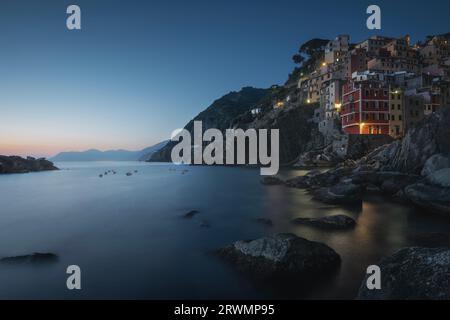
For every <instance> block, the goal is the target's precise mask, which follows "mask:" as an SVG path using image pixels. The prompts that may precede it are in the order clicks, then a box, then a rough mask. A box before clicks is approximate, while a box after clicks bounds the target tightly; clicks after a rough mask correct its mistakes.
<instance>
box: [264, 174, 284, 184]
mask: <svg viewBox="0 0 450 320" xmlns="http://www.w3.org/2000/svg"><path fill="white" fill-rule="evenodd" d="M261 183H262V184H265V185H267V186H276V185H282V184H284V181H283V180H281V179H280V178H277V177H272V176H268V177H264V178H262V179H261Z"/></svg>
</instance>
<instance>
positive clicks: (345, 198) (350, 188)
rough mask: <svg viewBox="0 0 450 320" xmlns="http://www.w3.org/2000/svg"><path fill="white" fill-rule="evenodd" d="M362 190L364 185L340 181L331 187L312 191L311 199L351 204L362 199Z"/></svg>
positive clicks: (329, 202)
mask: <svg viewBox="0 0 450 320" xmlns="http://www.w3.org/2000/svg"><path fill="white" fill-rule="evenodd" d="M364 191H365V187H364V186H361V185H357V184H353V183H351V182H341V183H338V184H336V185H334V186H332V187H325V188H320V189H318V190H316V191H314V192H313V199H314V200H318V201H321V202H324V203H328V204H353V203H357V202H360V201H361V200H362V197H363V195H364Z"/></svg>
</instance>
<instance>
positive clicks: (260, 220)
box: [255, 218, 273, 227]
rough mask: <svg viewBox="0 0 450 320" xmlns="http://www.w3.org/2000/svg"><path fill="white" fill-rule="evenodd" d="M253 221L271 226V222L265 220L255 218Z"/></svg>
mask: <svg viewBox="0 0 450 320" xmlns="http://www.w3.org/2000/svg"><path fill="white" fill-rule="evenodd" d="M255 221H256V222H258V223H260V224H263V225H265V226H268V227H271V226H273V221H272V220H270V219H267V218H257V219H255Z"/></svg>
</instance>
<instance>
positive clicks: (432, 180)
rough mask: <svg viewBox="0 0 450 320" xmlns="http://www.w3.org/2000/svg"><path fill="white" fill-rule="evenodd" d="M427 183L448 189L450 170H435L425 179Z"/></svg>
mask: <svg viewBox="0 0 450 320" xmlns="http://www.w3.org/2000/svg"><path fill="white" fill-rule="evenodd" d="M426 181H427V183H429V184H432V185H435V186H438V187H442V188H449V187H450V168H445V169H440V170H436V171H434V172H433V173H431V174H429V175H428V176H427V178H426Z"/></svg>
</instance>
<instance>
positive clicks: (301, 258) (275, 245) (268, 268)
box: [217, 233, 340, 278]
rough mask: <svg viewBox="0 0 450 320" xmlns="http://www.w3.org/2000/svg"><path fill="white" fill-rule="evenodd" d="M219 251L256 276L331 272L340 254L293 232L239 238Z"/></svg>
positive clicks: (237, 266) (241, 268)
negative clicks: (241, 239) (249, 238)
mask: <svg viewBox="0 0 450 320" xmlns="http://www.w3.org/2000/svg"><path fill="white" fill-rule="evenodd" d="M217 254H218V255H219V256H220V257H222V258H224V259H225V260H227V261H229V262H231V263H232V264H233V265H234V266H235V267H236V268H237V269H238V270H239V271H242V272H246V273H249V274H251V275H252V276H254V277H257V278H302V277H305V276H309V275H311V274H315V273H318V274H320V275H323V274H322V272H327V271H332V270H334V269H336V268H337V267H338V266H339V264H340V257H339V255H338V254H337V253H336V252H335V251H334V250H333V249H331V248H330V247H328V246H327V245H325V244H323V243H319V242H313V241H308V240H306V239H303V238H300V237H297V236H296V235H294V234H286V233H282V234H276V235H273V236H268V237H264V238H260V239H256V240H251V241H237V242H235V243H234V244H232V245H230V246H227V247H224V248H222V249H219V250H218V251H217Z"/></svg>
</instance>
